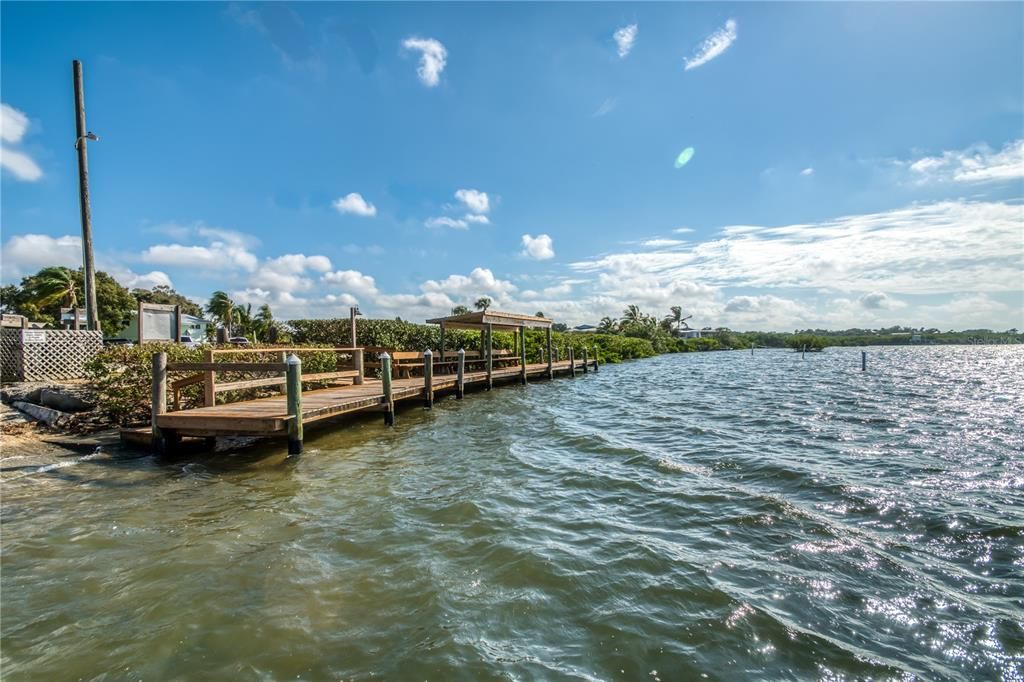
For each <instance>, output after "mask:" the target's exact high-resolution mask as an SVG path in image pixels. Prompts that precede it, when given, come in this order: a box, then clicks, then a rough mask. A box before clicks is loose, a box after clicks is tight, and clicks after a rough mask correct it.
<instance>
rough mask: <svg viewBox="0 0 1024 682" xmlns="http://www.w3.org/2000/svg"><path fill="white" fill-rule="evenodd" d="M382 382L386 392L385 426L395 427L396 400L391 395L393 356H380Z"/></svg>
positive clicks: (384, 354) (383, 354) (382, 354)
mask: <svg viewBox="0 0 1024 682" xmlns="http://www.w3.org/2000/svg"><path fill="white" fill-rule="evenodd" d="M380 381H381V384H382V386H383V390H384V402H383V405H384V425H385V426H394V425H395V400H394V397H393V396H392V394H391V356H390V355H388V354H387V353H381V354H380Z"/></svg>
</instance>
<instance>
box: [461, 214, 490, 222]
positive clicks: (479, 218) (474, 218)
mask: <svg viewBox="0 0 1024 682" xmlns="http://www.w3.org/2000/svg"><path fill="white" fill-rule="evenodd" d="M462 219H463V220H465V221H466V222H467V223H477V224H479V225H490V224H491V219H490V218H488V217H487V216H485V215H476V214H475V213H467V214H466V215H464V216H462Z"/></svg>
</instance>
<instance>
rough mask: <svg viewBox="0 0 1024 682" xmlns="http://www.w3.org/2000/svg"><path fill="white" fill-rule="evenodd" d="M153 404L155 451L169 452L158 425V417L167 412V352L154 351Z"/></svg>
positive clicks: (159, 452)
mask: <svg viewBox="0 0 1024 682" xmlns="http://www.w3.org/2000/svg"><path fill="white" fill-rule="evenodd" d="M152 398H153V404H152V409H151V414H150V421H151V423H152V430H153V451H154V452H156V454H158V455H162V454H164V453H166V452H167V439H166V438H164V434H163V432H162V431H161V430H160V427H159V426H158V425H157V418H158V417H159V416H160V415H162V414H164V413H165V412H167V353H153V393H152Z"/></svg>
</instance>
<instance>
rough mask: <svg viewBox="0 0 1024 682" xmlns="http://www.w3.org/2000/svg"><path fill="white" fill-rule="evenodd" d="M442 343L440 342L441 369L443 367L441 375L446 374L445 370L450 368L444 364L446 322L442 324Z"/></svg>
mask: <svg viewBox="0 0 1024 682" xmlns="http://www.w3.org/2000/svg"><path fill="white" fill-rule="evenodd" d="M440 341H441V342H440V346H441V353H440V355H439V357H440V362H441V363H442V364H441V367H442V370H441V373H442V374H444V373H445V372H444V369H443V368H444V367H447V366H448V365H445V364H444V322H442V323H441V340H440Z"/></svg>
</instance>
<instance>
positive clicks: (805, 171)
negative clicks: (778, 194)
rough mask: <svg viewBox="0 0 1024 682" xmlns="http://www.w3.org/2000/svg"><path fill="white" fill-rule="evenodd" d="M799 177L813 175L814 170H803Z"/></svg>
mask: <svg viewBox="0 0 1024 682" xmlns="http://www.w3.org/2000/svg"><path fill="white" fill-rule="evenodd" d="M800 175H805V176H806V175H814V169H813V168H804V169H803V170H802V171H800Z"/></svg>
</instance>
